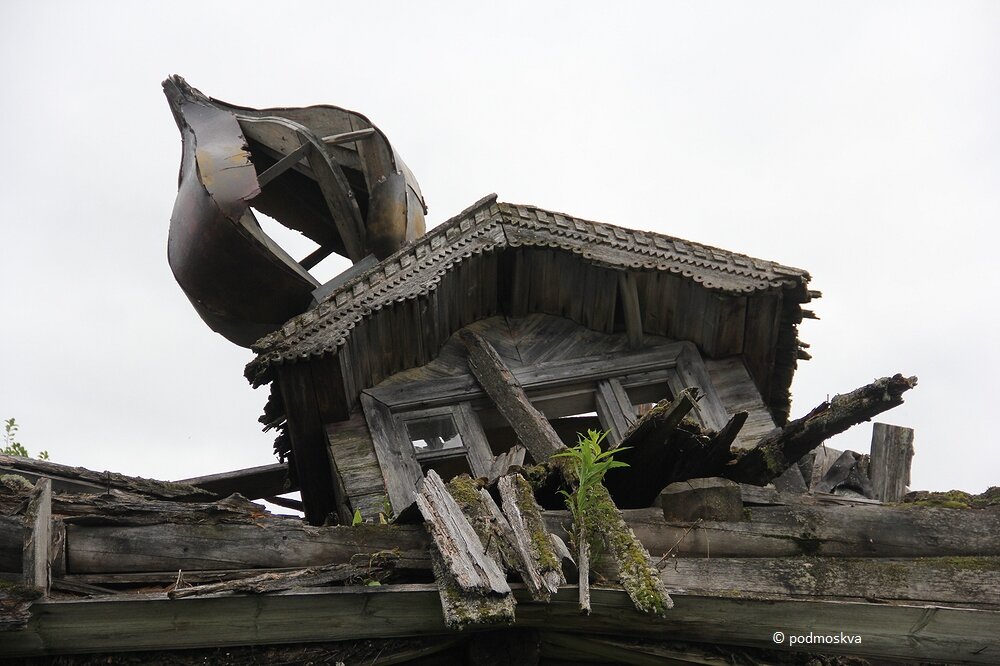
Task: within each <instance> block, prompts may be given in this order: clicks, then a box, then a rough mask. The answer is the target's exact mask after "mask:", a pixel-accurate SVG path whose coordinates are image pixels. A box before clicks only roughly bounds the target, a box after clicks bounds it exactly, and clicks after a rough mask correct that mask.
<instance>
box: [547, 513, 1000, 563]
mask: <svg viewBox="0 0 1000 666" xmlns="http://www.w3.org/2000/svg"><path fill="white" fill-rule="evenodd" d="M623 513H624V515H625V517H626V519H627V522H628V525H629V527H630V528H631V529H632V530H633V531H634V532H635V534H636V536H638V537H639V540H640V541H641V542H642V544H643V545H644V546H645V547H646V550H648V551H649V552H650V553H652V554H653V555H654V556H655V557H660V556H662V555H663V554H664V553H667V552H669V553H671V554H672V555H676V556H677V557H793V556H797V555H816V556H827V557H946V556H951V555H972V556H1000V509H998V508H987V509H941V508H931V507H908V506H898V507H897V506H881V505H873V504H868V505H859V506H809V505H799V506H754V507H751V508H750V520H744V521H738V522H713V521H702V522H700V523H697V524H695V525H693V524H692V523H671V522H667V521H665V520H664V518H663V512H662V511H661V510H659V509H635V510H631V511H625V512H623ZM544 515H545V520H546V525H548V528H549V530H550V531H552V532H554V533H556V534H558V535H560V536H565V530H564V528H563V525H564V524H568V520H569V518H568V514H567V513H566V512H562V511H553V512H549V511H546V512H545V514H544Z"/></svg>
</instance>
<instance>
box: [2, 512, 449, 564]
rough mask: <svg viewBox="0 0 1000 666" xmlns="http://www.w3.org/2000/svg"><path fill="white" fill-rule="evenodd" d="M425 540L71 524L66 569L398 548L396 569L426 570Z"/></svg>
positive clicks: (410, 531) (386, 531)
mask: <svg viewBox="0 0 1000 666" xmlns="http://www.w3.org/2000/svg"><path fill="white" fill-rule="evenodd" d="M0 525H2V521H0ZM427 545H428V539H427V535H426V534H425V532H424V530H423V529H422V528H420V527H417V526H411V525H355V526H353V527H351V526H346V525H345V526H334V527H312V526H309V525H303V524H301V522H299V521H296V520H281V521H280V522H276V523H268V524H262V525H260V526H258V525H253V524H250V525H176V524H174V525H171V524H162V525H144V526H138V527H118V526H89V525H67V526H66V570H67V573H69V574H100V573H107V572H119V573H141V572H156V571H173V572H175V573H176V571H177V570H178V569H183V570H185V571H186V570H194V571H209V570H230V569H272V568H288V567H311V566H321V565H324V564H336V563H350V562H351V561H352V559H351V558H353V557H355V556H356V555H358V554H359V553H366V554H369V555H371V554H373V553H377V552H379V551H391V550H393V549H399V553H400V559H399V561H398V564H397V568H405V569H420V570H423V571H426V570H428V569H429V568H430V562H429V561H428V556H427Z"/></svg>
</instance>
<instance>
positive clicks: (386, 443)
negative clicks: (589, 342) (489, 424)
mask: <svg viewBox="0 0 1000 666" xmlns="http://www.w3.org/2000/svg"><path fill="white" fill-rule="evenodd" d="M512 372H513V374H514V375H515V377H516V378H517V380H518V382H519V383H520V384H521V386H522V387H523V388H524V390H525V392H526V393H527V394H528V397H529V399H530V400H531V402H532V404H533V405H535V406H536V407H537V408H539V411H541V412H542V413H546V405H545V404H544V403H545V402H546V401H547V400H548V401H555V400H558V399H559V398H560V397H564V398H566V399H569V400H572V399H573V397H574V396H579V395H581V394H584V393H586V392H588V391H592V392H593V393H594V401H595V406H596V409H595V411H596V412H597V414H598V418H599V419H600V421H601V424H602V427H603V428H604V429H605V430H610V431H611V434H610V435H609V439H610V441H611V443H613V444H615V443H618V442H620V441H621V438H622V437H623V436H624V434H625V431H626V430H627V428H628V426H629V425H630V424H631V422H632V421H633V420H634V419H635V418H636V417H635V416H633V415H634V413H635V408H634V405H633V403H632V402H631V399H630V398H629V395H628V393H629V391H633V392H635V391H637V390H641V389H643V388H648V387H651V386H661V387H664V389H665V390H664V393H665V395H663V398H669V397H670V396H672V395H677V394H678V393H679V392H680V391H681V390H683V389H684V388H687V387H691V386H694V387H697V388H698V389H699V391H700V392H701V393H702V395H703V397H702V399H701V401H700V402H699V403H698V405H697V408H696V410H695V411H694V412H693V414H692V415H693V416H694V418H696V419H697V420H698V421H700V422H701V423H702V424H703V425H704V426H706V427H709V428H712V429H714V430H719V429H721V428H722V427H723V426H724V425H725V424H726V422H727V421H728V420H729V417H730V414H729V413H728V411H727V410H726V408H725V407H724V405H723V404H722V401H721V400H720V399H719V396H718V394H717V393H716V391H715V387H714V386H713V385H712V381H711V378H710V377H709V374H708V372H707V370H706V368H705V364H704V362H703V360H702V357H701V353H700V352H699V351H698V349H697V347H695V345H694V344H692V343H690V342H675V343H670V344H667V345H662V346H658V347H647V348H644V349H641V350H636V351H633V352H625V353H620V354H615V355H601V356H591V357H585V358H576V359H561V360H557V361H548V362H544V363H539V364H536V365H533V366H531V367H524V368H515V369H513V370H512ZM470 377H471V376H470ZM363 394H364V395H363V399H362V408H363V409H364V412H365V418H366V420H367V421H368V423H369V425H370V426H371V425H372V424H373V423H375V422H376V421H377V420H378V419H382V420H383V421H385V420H386V419H388V420H390V421H391V425H390V426H389V427H378V428H371V434H372V440H373V443H374V444H375V452H376V456H377V457H378V459H379V467H380V468H381V470H382V474H383V477H384V478H385V482H386V488H387V489H388V490H389V494H390V500H391V501H392V503H393V506H397V505H398V506H407V505H409V503H410V502H412V494H413V492H414V491H415V490H416V486H417V484H418V483H419V480H420V478H422V472H421V467H420V461H419V459H418V455H417V453H416V451H415V450H414V448H413V445H412V442H411V440H410V439H409V434H408V433H407V430H406V427H405V422H406V421H410V420H414V419H418V418H427V417H430V416H436V415H443V414H449V415H451V416H452V418H453V419H454V420H455V424H456V426H457V428H458V431H459V434H460V435H461V436H462V441H463V445H464V448H465V451H466V453H467V455H468V462H469V468H470V469H471V470H472V473H473V474H474V475H475V476H488V475H489V470H490V464H491V463H492V461H493V457H494V456H493V453H492V451H491V449H490V444H489V441H488V440H487V438H486V434H485V430H484V428H483V424H482V423H481V421H480V418H479V415H478V414H477V413H476V410H475V408H474V405H476V404H490V405H491V406H492V403H490V402H489V398H488V397H487V396H486V394H485V393H484V392H483V391H482V390H481V389H480V388H479V387H478V385H477V384H475V383H474V382H473V384H472V385H470V384H469V382H468V378H466V377H448V378H438V379H427V380H419V381H413V382H409V383H407V384H401V385H390V386H385V387H372V388H369V389H366V390H365V391H363ZM376 406H377V407H376ZM376 412H378V413H376ZM546 416H547V417H548V418H553V417H549V416H548V414H546ZM555 418H558V417H555ZM400 462H401V463H402V464H399V463H400ZM403 488H406V489H408V492H407V496H406V497H393V495H394V494H396V495H399V494H401V493H402V489H403Z"/></svg>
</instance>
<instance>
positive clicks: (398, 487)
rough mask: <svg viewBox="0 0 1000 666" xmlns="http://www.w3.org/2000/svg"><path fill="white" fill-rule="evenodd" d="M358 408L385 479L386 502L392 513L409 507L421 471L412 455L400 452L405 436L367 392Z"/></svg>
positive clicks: (388, 414) (390, 413) (362, 396)
mask: <svg viewBox="0 0 1000 666" xmlns="http://www.w3.org/2000/svg"><path fill="white" fill-rule="evenodd" d="M361 406H362V408H363V409H364V412H365V420H367V421H368V429H369V430H370V431H371V435H372V442H373V444H374V445H375V455H376V456H378V462H379V467H380V468H381V470H382V475H383V477H384V479H385V489H386V492H387V493H388V494H389V502H390V503H391V504H392V508H393V510H394V511H396V512H397V513H398V512H401V511H403V509H405V508H406V507H408V506H410V505H411V504H413V500H414V496H415V493H416V488H417V484H418V483H420V480H421V479H422V478H423V476H424V475H423V472H421V470H420V465H419V463H417V459H416V455H415V454H413V453H412V452H410V451H404V450H403V448H402V447H403V445H404V440H406V441H407V443H408V440H407V438H406V436H405V435H404V434H403V433H401V432H400V431H399V426H398V424H397V423H396V420H395V419H394V418H393V416H392V412H391V411H389V408H388V407H387V406H386V405H385V404H383V403H382V402H380V401H379V400H376V399H375V398H373V397H372V396H371V395H369V394H368V393H367V392H363V393H362V394H361Z"/></svg>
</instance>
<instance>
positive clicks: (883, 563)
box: [663, 556, 1000, 608]
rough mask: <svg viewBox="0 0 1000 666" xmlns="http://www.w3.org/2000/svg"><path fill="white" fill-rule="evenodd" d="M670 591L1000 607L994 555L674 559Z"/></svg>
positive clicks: (667, 573) (668, 571)
mask: <svg viewBox="0 0 1000 666" xmlns="http://www.w3.org/2000/svg"><path fill="white" fill-rule="evenodd" d="M663 582H664V584H666V585H667V586H668V587H669V588H670V589H671V590H683V591H684V592H686V593H688V594H705V595H712V594H718V593H726V592H729V591H733V590H735V591H738V592H739V594H740V596H744V597H773V598H778V597H781V598H789V597H792V598H803V597H805V598H826V599H834V598H844V599H846V598H854V599H868V600H870V601H883V602H884V601H907V602H924V603H935V604H941V603H949V604H961V605H963V606H966V607H969V606H983V607H993V608H1000V557H960V556H958V557H939V558H934V557H929V558H907V559H900V558H865V557H801V558H726V557H711V558H703V557H691V558H675V559H673V560H671V561H670V562H669V563H668V564H667V566H666V567H665V568H664V570H663Z"/></svg>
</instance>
